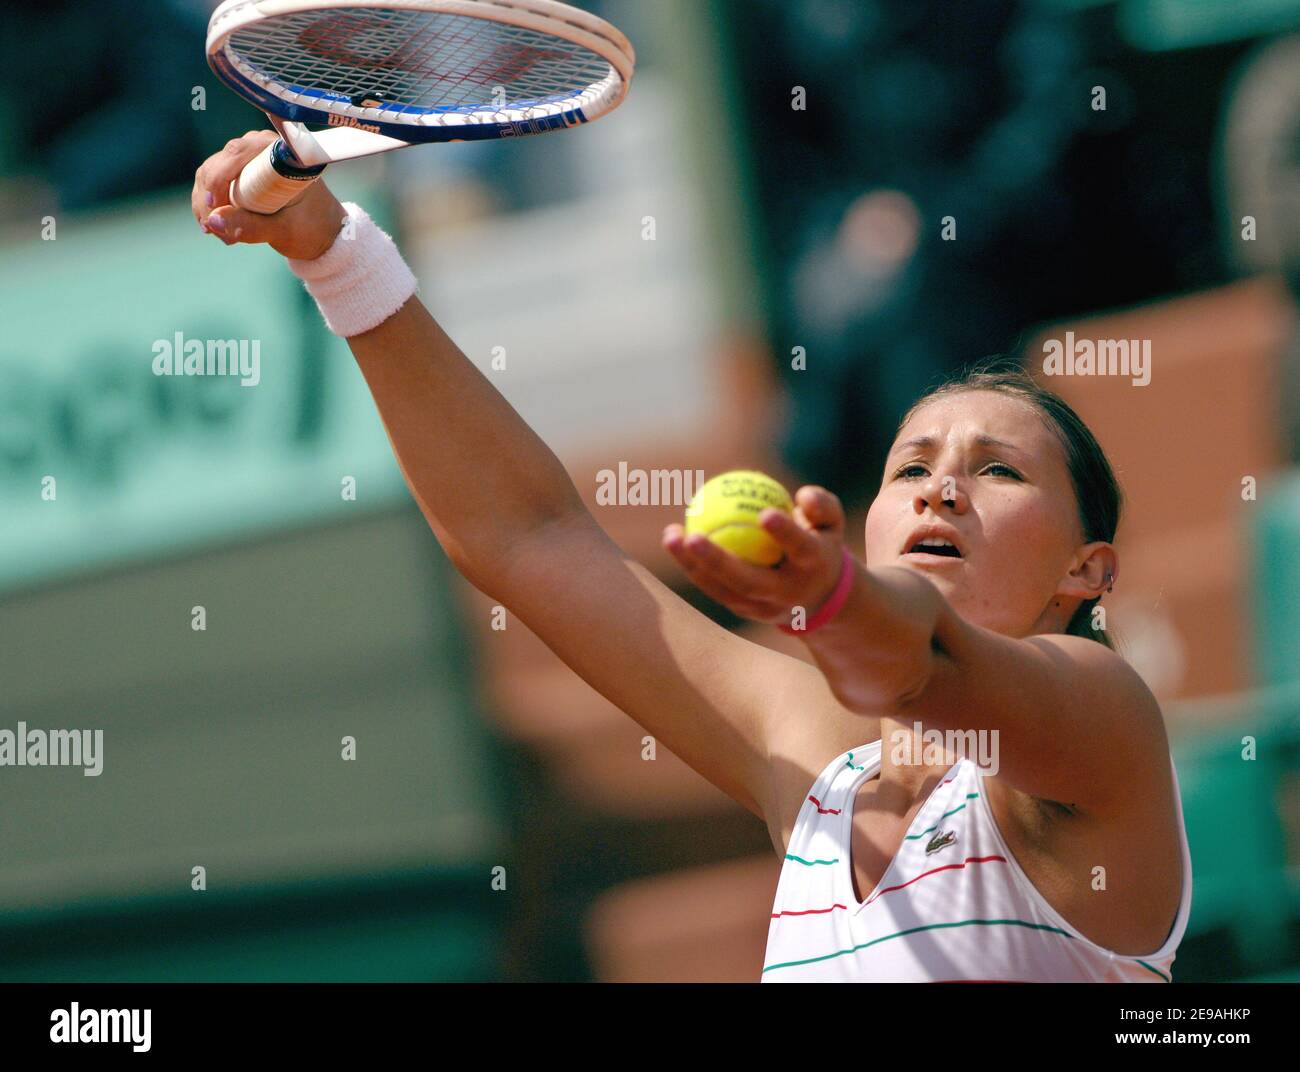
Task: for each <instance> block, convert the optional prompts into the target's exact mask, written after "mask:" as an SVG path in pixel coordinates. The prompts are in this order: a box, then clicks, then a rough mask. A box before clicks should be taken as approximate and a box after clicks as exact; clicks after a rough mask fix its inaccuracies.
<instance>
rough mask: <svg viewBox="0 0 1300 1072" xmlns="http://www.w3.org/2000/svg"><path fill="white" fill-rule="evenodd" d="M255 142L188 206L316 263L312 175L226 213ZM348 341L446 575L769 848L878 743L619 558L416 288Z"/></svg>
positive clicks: (770, 657) (321, 217)
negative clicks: (301, 190)
mask: <svg viewBox="0 0 1300 1072" xmlns="http://www.w3.org/2000/svg"><path fill="white" fill-rule="evenodd" d="M267 137H269V135H261V134H259V135H250V136H249V137H247V138H244V139H238V140H237V141H236V142H232V143H231V144H230V145H228V146H227V147H226V149H225V150H223V151H222V153H219V154H217V155H216V156H214V157H213V158H211V159H210V160H209V161H208V162H206V163H205V164H204V166H203V167H202V168H200V169H199V174H198V176H197V178H196V183H195V192H194V209H195V215H196V217H197V218H198V219H199V221H200V223H206V224H207V225H208V227H209V229H211V230H213V231H214V233H217V234H218V235H219V237H221V238H222V240H223V241H225V242H227V243H234V242H240V243H243V242H259V241H260V242H268V243H269V244H271V245H272V246H273V247H274V248H275V249H277V250H279V251H280V252H281V253H284V254H285V255H287V256H290V257H294V258H296V259H310V258H315V257H319V256H320V255H321V254H323V253H324V252H325V251H326V250H328V249H329V248H330V247H331V245H332V244H333V242H334V239H335V237H336V236H337V234H338V231H339V229H340V226H341V224H342V221H343V218H344V214H343V210H342V208H341V207H340V206H339V205H338V203H337V201H335V200H334V198H333V195H331V194H329V192H328V190H327V188H326V186H325V184H324V183H322V182H318V183H316V184H314V185H313V186H312V187H311V189H310V191H309V192H308V193H307V194H306V195H305V196H304V197H303V199H302V200H301V201H299V202H297V203H295V204H293V205H291V206H289V207H287V208H285V209H282V210H281V211H280V212H278V213H276V214H275V215H274V216H265V217H259V216H252V215H250V214H247V213H243V212H240V211H239V210H236V209H234V208H233V207H231V206H229V203H228V198H227V195H226V190H227V189H228V187H229V181H230V179H231V178H233V177H234V175H236V174H238V172H239V170H240V168H241V167H242V166H243V163H244V162H245V161H246V160H247V159H249V158H250V157H251V156H253V155H255V154H256V153H257V152H258V151H260V150H261V148H262V147H263V146H264V145H265V143H266V140H267ZM209 195H211V203H210V204H209ZM214 217H215V221H220V227H218V226H217V223H216V222H214ZM348 343H349V345H350V346H351V348H352V352H353V354H354V355H355V357H356V359H357V362H358V364H359V365H360V368H361V371H362V374H363V375H364V376H365V378H366V382H367V383H368V385H369V387H370V391H371V393H372V395H373V396H374V399H375V403H376V405H377V407H378V409H379V413H380V416H381V417H382V419H383V422H384V426H385V428H386V429H387V432H388V435H389V438H390V440H391V442H392V444H393V450H394V453H395V454H396V456H397V460H398V463H399V465H400V466H401V469H402V472H403V475H404V476H405V478H406V481H407V484H408V485H409V486H410V488H411V492H412V494H413V495H414V497H415V499H416V502H417V503H418V504H419V506H420V509H421V510H422V512H423V513H424V516H425V517H426V519H427V520H428V522H429V525H430V527H431V528H432V529H433V531H434V533H435V535H436V536H437V538H438V540H439V542H440V543H441V544H442V546H443V548H444V549H445V550H446V552H447V554H448V556H449V557H450V559H451V561H452V562H453V563H454V564H455V565H456V567H457V569H459V570H460V571H461V573H463V574H464V575H465V576H466V577H467V578H468V579H469V580H470V581H471V582H472V583H473V584H474V585H475V586H476V587H478V588H479V589H480V590H482V591H483V592H485V593H486V594H488V595H489V596H491V597H492V598H493V599H496V600H498V601H499V602H500V603H502V604H503V605H504V606H505V607H506V608H507V609H509V610H510V611H511V612H512V613H513V614H515V615H516V616H517V617H518V618H519V619H520V620H521V621H523V622H524V624H525V625H527V626H528V627H529V628H530V629H532V630H533V631H534V632H535V633H536V634H537V635H538V636H540V637H541V638H542V640H543V641H544V642H545V643H546V644H547V645H548V646H549V647H550V648H551V649H552V650H553V651H555V652H556V654H558V655H559V656H560V658H562V659H563V660H564V661H565V662H566V663H567V664H568V665H569V666H570V667H572V668H573V669H574V670H575V671H576V672H577V673H578V674H580V675H581V676H582V677H583V678H584V679H585V680H586V681H587V682H588V683H589V684H591V685H592V686H593V687H594V688H595V689H597V690H598V691H599V692H600V693H602V694H603V695H604V696H605V697H607V698H608V699H609V700H610V701H611V702H613V703H614V704H616V705H617V706H618V707H620V708H621V709H622V710H624V711H626V712H627V713H628V714H629V715H630V716H631V717H632V718H633V719H635V720H636V721H637V722H638V723H640V724H641V725H642V726H644V727H645V728H646V729H647V730H648V731H649V732H650V733H651V734H653V735H654V736H655V737H656V739H657V740H658V741H659V742H660V743H661V744H663V745H664V746H666V747H667V748H669V749H671V750H672V751H673V752H674V753H676V754H677V755H678V756H680V757H681V758H682V759H683V760H684V761H685V762H687V763H688V764H690V765H691V766H692V767H693V768H694V769H695V770H697V771H698V772H699V773H701V774H702V775H704V776H705V777H706V778H708V779H709V780H710V781H712V782H713V783H714V784H715V785H717V786H719V787H720V788H721V789H722V790H723V791H724V792H726V793H728V794H729V795H730V796H731V797H733V798H734V799H735V800H737V801H738V802H740V803H741V804H742V805H743V806H744V807H746V808H748V809H749V810H750V811H752V812H754V813H755V814H757V815H759V816H760V817H762V818H764V819H766V820H767V821H768V823H769V826H770V827H772V828H773V832H774V841H777V842H778V844H779V843H780V841H781V838H780V835H779V830H780V828H781V827H782V826H788V817H787V816H785V814H784V812H785V811H787V810H788V808H787V807H786V801H787V800H788V799H789V798H790V796H791V793H792V792H793V793H794V794H796V795H797V794H799V793H802V792H803V791H805V790H806V788H807V785H808V784H809V783H810V782H811V780H812V777H813V776H814V775H815V773H816V770H817V769H819V768H820V767H821V766H822V765H824V763H825V762H826V760H827V759H828V758H829V755H827V754H826V752H827V748H828V747H829V749H830V754H831V755H833V754H834V751H835V750H836V748H838V747H840V746H841V745H840V744H839V743H838V740H839V738H837V737H834V735H835V734H836V733H838V734H839V735H840V737H842V738H843V740H844V741H847V742H849V743H848V745H847V746H848V747H852V745H853V744H855V743H861V742H862V741H867V740H871V739H874V736H878V733H879V731H878V726H877V724H876V720H874V719H870V718H863V717H860V716H850V715H848V714H847V712H845V711H844V710H843V708H841V707H840V706H839V704H838V703H837V702H836V701H835V699H834V697H833V696H832V695H831V694H830V692H829V690H828V688H827V687H826V684H825V681H824V679H823V678H822V675H821V674H820V673H818V672H817V670H816V669H815V668H813V667H811V666H808V665H807V664H805V663H802V662H800V661H798V660H796V659H792V658H789V657H788V656H784V655H781V654H778V653H775V652H772V651H769V650H767V649H765V648H762V647H759V646H758V645H755V644H752V643H750V642H748V641H746V640H743V639H741V638H739V637H737V636H735V635H734V634H732V633H730V632H728V631H727V630H725V629H722V628H721V627H719V626H718V625H716V624H715V623H713V622H711V621H709V620H708V619H707V618H706V617H704V616H703V615H702V614H700V613H699V612H698V611H696V610H695V609H694V608H692V607H691V606H690V605H689V604H687V603H686V602H685V601H683V600H682V599H680V598H679V597H678V596H676V595H675V594H674V593H673V592H672V591H670V590H669V589H668V588H667V587H665V586H664V585H663V584H661V583H660V582H659V581H658V580H657V579H656V578H655V577H654V576H653V575H652V574H650V573H649V572H648V571H647V570H646V569H644V568H643V567H642V566H641V565H640V564H638V563H637V562H635V561H633V560H632V559H631V558H629V557H628V556H627V555H626V554H625V553H623V552H622V551H621V550H620V549H619V548H618V547H617V546H616V545H615V544H614V543H613V542H612V541H611V540H610V539H609V538H608V537H607V536H606V535H605V533H604V531H603V530H602V529H601V528H600V526H599V525H598V524H597V523H596V521H595V519H594V518H593V517H592V516H591V515H590V513H589V512H588V511H587V509H586V507H585V504H584V503H583V502H582V499H581V497H580V496H579V494H578V492H577V489H576V488H575V487H574V485H573V482H572V481H571V480H570V478H569V475H568V473H567V472H566V471H565V469H564V467H563V465H562V464H561V463H560V461H559V459H558V458H556V456H555V455H554V453H553V452H552V451H551V450H550V449H549V448H548V447H547V446H546V444H545V443H544V442H542V440H541V439H540V438H539V437H538V436H537V435H536V434H535V433H534V432H533V430H532V429H531V428H529V427H528V425H527V424H526V423H525V422H524V420H523V419H522V418H521V417H520V416H519V414H518V413H516V412H515V410H514V409H513V408H512V407H511V406H510V404H509V403H508V402H507V401H506V400H505V398H504V397H502V395H501V394H500V393H499V392H498V391H497V390H496V388H495V387H494V386H493V385H492V384H491V383H490V382H489V380H488V379H487V378H486V377H485V376H484V375H483V374H482V373H481V372H480V371H479V370H478V369H477V368H476V367H475V366H474V364H473V363H472V362H471V361H470V360H469V359H468V358H466V357H465V355H464V354H463V353H461V351H460V350H459V349H458V348H457V346H456V345H455V343H454V342H452V340H451V339H450V338H448V336H447V335H446V333H445V332H444V331H443V330H442V329H441V328H440V327H439V326H438V324H437V323H436V322H435V321H434V319H433V318H432V317H431V316H430V315H429V313H428V311H427V310H426V309H425V308H424V306H423V305H422V304H421V303H420V302H419V300H418V299H417V298H414V297H412V298H410V299H409V300H407V301H406V302H405V304H403V305H402V306H401V307H400V309H398V311H397V312H396V313H395V314H393V315H392V316H391V317H389V318H388V319H386V320H384V321H383V322H382V323H380V324H378V325H377V326H375V327H373V328H372V329H370V330H367V331H364V332H362V333H360V334H357V335H353V336H350V337H348ZM855 738H856V739H855ZM831 739H834V740H835V741H836V743H834V744H830V745H828V744H827V741H828V740H831ZM792 786H793V787H796V788H794V789H793V790H792V789H791V788H790V787H792Z"/></svg>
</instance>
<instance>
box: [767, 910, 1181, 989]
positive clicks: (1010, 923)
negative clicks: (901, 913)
mask: <svg viewBox="0 0 1300 1072" xmlns="http://www.w3.org/2000/svg"><path fill="white" fill-rule="evenodd" d="M973 926H979V927H1027V928H1029V929H1030V930H1035V931H1047V932H1048V933H1050V934H1059V935H1060V936H1061V937H1062V938H1069V939H1070V940H1072V941H1073V940H1074V935H1072V934H1070V933H1069V932H1067V931H1063V930H1061V928H1060V927H1050V926H1048V925H1047V924H1045V923H1030V922H1028V921H1027V920H1023V919H963V920H960V921H959V922H957V923H927V924H926V925H925V926H923V927H909V928H908V929H907V930H905V931H896V932H895V933H894V934H886V935H884V936H883V937H881V938H873V939H872V940H871V941H869V942H863V943H862V944H861V945H855V946H853V947H852V948H851V949H839V950H836V951H835V952H834V953H827V954H825V955H824V956H820V957H809V958H808V959H807V960H789V961H786V962H785V963H784V964H769V965H768V966H767V967H766V968H764V969H763V971H764V972H770V971H776V970H777V968H797V967H798V966H799V965H801V964H816V963H817V962H818V961H819V960H834V959H835V958H836V957H843V956H847V955H848V954H850V953H856V952H857V951H858V950H859V949H866V948H867V947H868V946H873V945H879V944H880V943H881V942H887V941H889V940H890V939H891V938H902V937H904V936H906V935H908V934H918V933H920V932H921V931H933V930H943V929H946V928H949V927H973ZM1151 970H1152V971H1155V969H1154V968H1152V969H1151ZM1156 974H1157V975H1159V974H1160V973H1159V972H1156Z"/></svg>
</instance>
